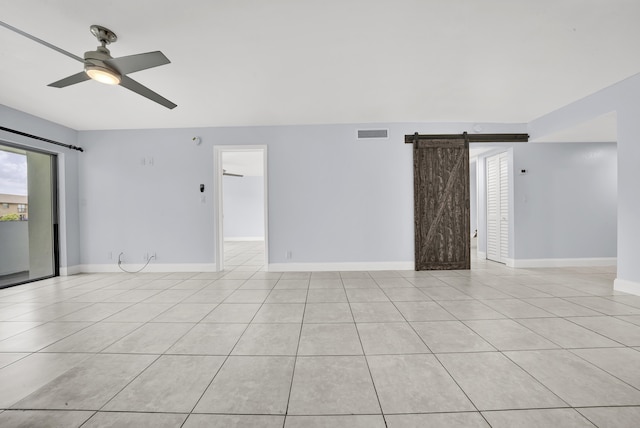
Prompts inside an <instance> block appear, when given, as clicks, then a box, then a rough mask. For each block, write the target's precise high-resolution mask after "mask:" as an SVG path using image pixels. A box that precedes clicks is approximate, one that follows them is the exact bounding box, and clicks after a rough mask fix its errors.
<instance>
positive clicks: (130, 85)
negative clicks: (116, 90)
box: [120, 76, 178, 109]
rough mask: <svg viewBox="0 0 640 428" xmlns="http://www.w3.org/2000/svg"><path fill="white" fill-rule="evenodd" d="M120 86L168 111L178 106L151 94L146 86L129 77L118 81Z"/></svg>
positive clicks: (123, 77) (155, 94)
mask: <svg viewBox="0 0 640 428" xmlns="http://www.w3.org/2000/svg"><path fill="white" fill-rule="evenodd" d="M120 86H124V87H125V88H127V89H129V90H130V91H133V92H135V93H136V94H140V95H142V96H143V97H147V98H149V99H150V100H151V101H155V102H157V103H158V104H161V105H163V106H165V107H166V108H168V109H173V108H175V107H177V106H178V105H177V104H174V103H172V102H171V101H169V100H168V99H166V98H165V97H163V96H161V95H158V94H157V93H155V92H153V91H152V90H151V89H149V88H147V87H146V86H144V85H142V84H140V83H138V82H136V81H135V80H133V79H132V78H131V77H128V76H122V80H121V81H120Z"/></svg>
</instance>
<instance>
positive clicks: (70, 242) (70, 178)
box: [0, 104, 82, 269]
mask: <svg viewBox="0 0 640 428" xmlns="http://www.w3.org/2000/svg"><path fill="white" fill-rule="evenodd" d="M0 124H1V125H2V126H4V127H7V128H11V129H16V130H18V131H22V132H26V133H29V134H33V135H38V136H41V137H45V138H49V139H52V140H56V141H60V142H62V143H66V144H71V145H78V133H77V132H76V131H74V130H73V129H70V128H67V127H64V126H62V125H58V124H56V123H53V122H49V121H47V120H44V119H40V118H38V117H36V116H32V115H30V114H26V113H23V112H21V111H18V110H15V109H12V108H9V107H6V106H3V105H1V104H0ZM0 141H5V142H8V143H15V144H20V145H22V146H23V147H27V148H29V147H31V148H36V149H40V150H44V151H47V152H49V153H55V154H57V155H58V196H59V200H60V205H59V207H58V211H59V213H60V266H61V267H62V268H63V269H64V268H67V267H69V268H73V267H74V266H78V265H79V264H80V228H79V222H80V219H79V211H78V158H79V156H82V154H81V153H79V152H77V151H75V150H69V149H65V148H63V147H60V146H56V145H52V144H48V143H45V142H42V141H38V140H33V139H30V138H27V137H22V136H20V135H16V134H12V133H9V132H6V131H0Z"/></svg>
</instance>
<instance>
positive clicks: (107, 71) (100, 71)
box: [84, 46, 122, 84]
mask: <svg viewBox="0 0 640 428" xmlns="http://www.w3.org/2000/svg"><path fill="white" fill-rule="evenodd" d="M110 59H112V56H111V53H110V52H109V49H107V48H106V47H104V46H98V47H97V48H96V50H95V51H87V52H85V53H84V71H85V73H87V74H88V75H89V76H90V77H91V78H92V79H96V80H99V81H101V82H102V83H111V84H118V83H120V79H121V78H122V73H120V71H119V70H117V69H116V68H115V67H113V66H111V65H108V64H107V63H106V61H107V60H110ZM97 75H102V76H107V77H106V79H107V80H106V81H105V80H101V79H99V77H97Z"/></svg>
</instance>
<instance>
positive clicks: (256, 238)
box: [224, 236, 264, 242]
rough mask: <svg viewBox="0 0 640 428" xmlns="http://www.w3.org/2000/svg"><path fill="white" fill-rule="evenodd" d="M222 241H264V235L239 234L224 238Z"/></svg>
mask: <svg viewBox="0 0 640 428" xmlns="http://www.w3.org/2000/svg"><path fill="white" fill-rule="evenodd" d="M224 241H225V242H227V241H230V242H249V241H252V242H253V241H264V236H239V237H237V238H224Z"/></svg>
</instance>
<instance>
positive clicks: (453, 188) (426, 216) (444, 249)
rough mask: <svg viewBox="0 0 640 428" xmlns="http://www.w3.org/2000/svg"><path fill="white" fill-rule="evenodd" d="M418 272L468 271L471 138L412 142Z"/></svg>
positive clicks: (469, 266) (469, 257)
mask: <svg viewBox="0 0 640 428" xmlns="http://www.w3.org/2000/svg"><path fill="white" fill-rule="evenodd" d="M413 171H414V172H413V173H414V204H415V217H414V219H415V261H416V270H436V269H438V270H443V269H470V268H471V260H470V259H471V255H470V249H469V247H470V238H471V236H470V230H469V228H470V226H469V221H470V219H469V142H468V140H467V139H466V138H457V139H416V140H415V141H413Z"/></svg>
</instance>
